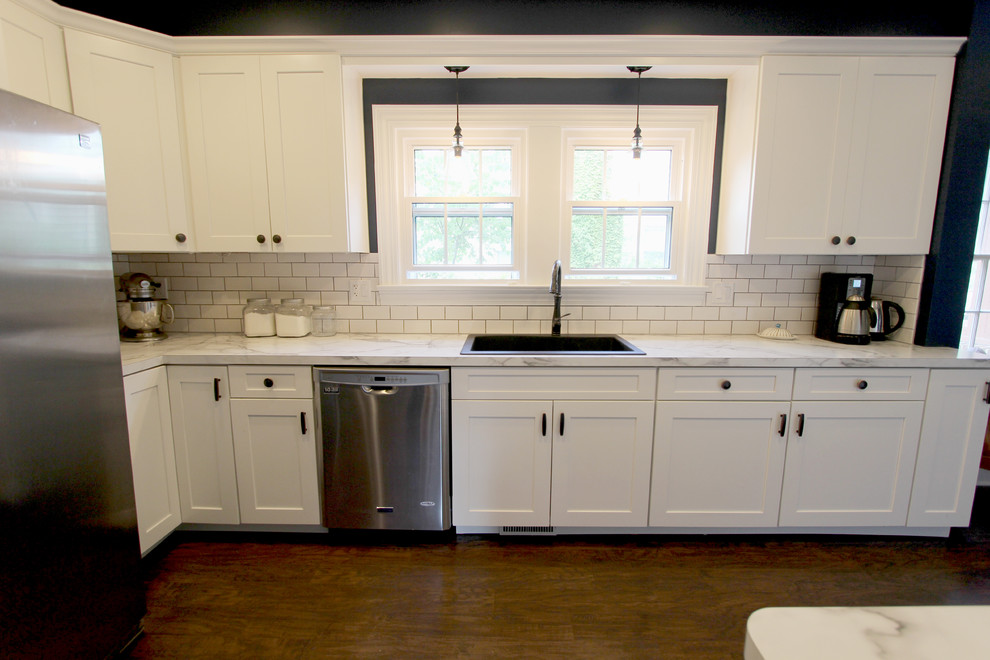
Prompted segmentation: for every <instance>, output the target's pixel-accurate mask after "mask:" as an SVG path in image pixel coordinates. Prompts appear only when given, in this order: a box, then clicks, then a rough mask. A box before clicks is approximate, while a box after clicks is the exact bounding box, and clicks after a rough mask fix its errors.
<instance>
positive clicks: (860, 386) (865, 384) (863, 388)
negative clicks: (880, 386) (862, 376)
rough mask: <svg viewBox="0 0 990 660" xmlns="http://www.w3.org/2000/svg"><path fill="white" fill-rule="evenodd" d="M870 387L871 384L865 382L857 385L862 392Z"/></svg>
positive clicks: (862, 381)
mask: <svg viewBox="0 0 990 660" xmlns="http://www.w3.org/2000/svg"><path fill="white" fill-rule="evenodd" d="M869 386H870V384H869V383H867V382H866V381H865V380H861V381H859V382H858V383H856V387H858V388H859V389H861V390H865V389H866V388H867V387H869Z"/></svg>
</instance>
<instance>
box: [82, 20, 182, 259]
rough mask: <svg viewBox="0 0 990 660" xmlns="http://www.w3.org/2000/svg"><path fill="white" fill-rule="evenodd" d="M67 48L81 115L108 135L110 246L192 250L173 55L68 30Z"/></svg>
mask: <svg viewBox="0 0 990 660" xmlns="http://www.w3.org/2000/svg"><path fill="white" fill-rule="evenodd" d="M65 48H66V54H67V57H68V62H69V77H70V80H71V84H72V100H73V105H74V107H75V112H76V114H78V115H81V116H83V117H86V118H87V119H90V120H92V121H95V122H98V123H99V124H100V129H101V131H102V133H103V160H104V166H105V168H106V173H107V174H106V176H107V215H108V217H109V220H110V244H111V247H112V248H113V249H114V250H116V251H146V252H150V251H171V252H187V251H190V250H192V248H193V243H192V232H191V231H190V226H189V218H188V209H187V207H186V192H185V182H184V175H183V170H182V152H181V145H180V140H179V115H178V107H177V98H176V92H175V73H174V69H173V66H174V65H173V58H172V56H171V55H169V54H168V53H165V52H162V51H159V50H154V49H151V48H144V47H142V46H135V45H134V44H129V43H125V42H122V41H117V40H116V39H109V38H107V37H101V36H97V35H94V34H89V33H87V32H79V31H77V30H70V29H66V30H65ZM183 236H184V237H185V239H183V240H180V239H181V238H182V237H183Z"/></svg>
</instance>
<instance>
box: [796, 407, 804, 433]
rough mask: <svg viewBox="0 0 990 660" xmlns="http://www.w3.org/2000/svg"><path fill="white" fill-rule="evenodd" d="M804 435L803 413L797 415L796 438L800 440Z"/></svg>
mask: <svg viewBox="0 0 990 660" xmlns="http://www.w3.org/2000/svg"><path fill="white" fill-rule="evenodd" d="M803 435H804V413H801V414H799V415H798V427H797V436H798V437H799V438H800V437H801V436H803Z"/></svg>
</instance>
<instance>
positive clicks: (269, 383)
mask: <svg viewBox="0 0 990 660" xmlns="http://www.w3.org/2000/svg"><path fill="white" fill-rule="evenodd" d="M262 382H264V384H265V387H274V386H275V381H274V380H272V379H271V378H266V379H265V380H264V381H262Z"/></svg>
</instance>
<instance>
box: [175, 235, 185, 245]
mask: <svg viewBox="0 0 990 660" xmlns="http://www.w3.org/2000/svg"><path fill="white" fill-rule="evenodd" d="M175 240H176V242H178V243H185V242H186V235H185V234H176V235H175Z"/></svg>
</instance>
